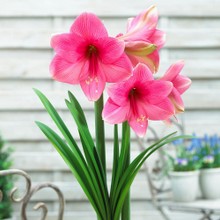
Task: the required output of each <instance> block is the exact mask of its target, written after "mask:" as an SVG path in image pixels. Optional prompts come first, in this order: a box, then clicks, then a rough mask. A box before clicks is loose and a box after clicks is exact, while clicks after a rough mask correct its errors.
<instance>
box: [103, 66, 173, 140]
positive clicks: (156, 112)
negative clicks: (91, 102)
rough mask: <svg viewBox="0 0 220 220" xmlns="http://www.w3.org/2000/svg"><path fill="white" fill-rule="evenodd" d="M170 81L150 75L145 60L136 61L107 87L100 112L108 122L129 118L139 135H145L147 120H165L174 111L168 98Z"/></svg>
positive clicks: (171, 86)
mask: <svg viewBox="0 0 220 220" xmlns="http://www.w3.org/2000/svg"><path fill="white" fill-rule="evenodd" d="M172 89H173V85H172V83H171V82H168V81H159V80H155V79H154V78H153V75H152V72H151V71H150V69H149V68H148V67H147V66H146V65H144V64H138V65H137V66H136V67H135V69H134V70H133V75H132V76H131V77H130V78H129V79H128V80H126V81H124V82H121V83H116V84H113V85H111V86H110V87H109V88H108V94H109V99H108V100H107V102H106V104H105V106H104V109H103V112H102V116H103V119H104V120H105V121H106V122H108V123H111V124H118V123H121V122H124V121H128V123H129V125H130V126H131V128H132V129H133V130H134V131H135V133H136V134H137V135H139V136H144V134H145V133H146V130H147V126H148V120H166V119H168V118H170V117H171V116H172V115H173V114H174V106H173V104H172V103H171V102H170V99H169V98H168V96H169V94H170V92H171V91H172Z"/></svg>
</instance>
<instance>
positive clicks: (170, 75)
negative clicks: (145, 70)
mask: <svg viewBox="0 0 220 220" xmlns="http://www.w3.org/2000/svg"><path fill="white" fill-rule="evenodd" d="M183 67H184V61H183V60H179V61H177V62H176V63H175V64H173V65H171V66H170V68H169V69H168V70H167V71H166V73H165V74H164V76H163V77H162V78H161V79H162V80H167V81H173V80H174V79H175V78H176V77H177V76H178V75H179V73H180V71H181V70H182V69H183Z"/></svg>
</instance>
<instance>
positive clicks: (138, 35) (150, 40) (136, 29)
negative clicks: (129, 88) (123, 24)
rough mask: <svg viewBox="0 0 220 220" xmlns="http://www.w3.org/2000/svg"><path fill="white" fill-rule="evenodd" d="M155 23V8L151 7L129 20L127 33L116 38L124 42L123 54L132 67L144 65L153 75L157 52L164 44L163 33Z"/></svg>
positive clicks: (156, 15)
mask: <svg viewBox="0 0 220 220" xmlns="http://www.w3.org/2000/svg"><path fill="white" fill-rule="evenodd" d="M157 22H158V11H157V8H156V7H155V6H151V7H150V8H148V9H147V10H145V11H143V12H142V13H140V14H139V15H137V16H136V17H135V18H130V19H129V20H128V25H127V32H126V33H125V34H119V35H118V36H117V38H118V39H120V40H123V41H124V42H125V52H126V54H127V55H128V57H129V58H130V60H131V62H132V64H133V66H135V65H136V64H138V63H144V64H146V65H147V66H148V67H149V68H150V69H151V71H152V72H153V73H154V72H157V71H158V67H159V50H160V49H161V48H162V47H163V45H164V43H165V33H164V32H163V31H161V30H158V29H157Z"/></svg>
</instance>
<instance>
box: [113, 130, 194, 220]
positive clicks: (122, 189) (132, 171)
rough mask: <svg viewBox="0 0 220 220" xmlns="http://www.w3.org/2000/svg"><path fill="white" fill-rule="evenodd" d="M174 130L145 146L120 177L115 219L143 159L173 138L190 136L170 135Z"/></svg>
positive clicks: (187, 136)
mask: <svg viewBox="0 0 220 220" xmlns="http://www.w3.org/2000/svg"><path fill="white" fill-rule="evenodd" d="M175 133H176V132H174V133H172V134H169V135H167V136H166V137H164V138H162V139H161V140H159V141H157V142H156V143H154V144H153V145H151V146H150V147H149V148H147V149H146V150H145V151H143V152H142V153H140V154H139V155H138V156H137V157H136V158H135V159H134V160H133V162H132V163H131V164H130V166H129V167H128V169H127V170H126V172H125V173H124V175H123V176H122V178H121V181H120V184H119V186H118V189H117V191H118V194H117V198H118V199H117V200H118V201H117V205H116V207H115V208H116V209H115V218H116V219H117V216H119V215H120V211H121V208H122V205H123V202H124V199H125V198H126V195H127V193H128V191H129V188H130V186H131V184H132V182H133V180H134V178H135V176H136V175H137V173H138V171H139V170H140V168H141V166H142V165H143V163H144V162H145V160H146V159H147V158H148V157H149V156H150V155H151V154H152V153H154V152H155V151H156V150H157V149H159V148H160V147H162V146H164V145H166V144H168V143H171V142H173V141H174V140H178V139H180V138H185V139H187V138H191V136H189V135H181V136H176V137H172V136H173V135H174V134H175Z"/></svg>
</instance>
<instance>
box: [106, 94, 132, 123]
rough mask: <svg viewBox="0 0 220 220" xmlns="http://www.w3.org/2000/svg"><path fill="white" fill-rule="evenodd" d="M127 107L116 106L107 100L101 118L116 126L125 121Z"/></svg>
mask: <svg viewBox="0 0 220 220" xmlns="http://www.w3.org/2000/svg"><path fill="white" fill-rule="evenodd" d="M128 111H129V107H128V106H123V107H121V106H118V105H117V104H116V103H114V102H113V101H112V99H111V98H109V99H108V100H107V102H106V104H105V105H104V108H103V111H102V118H103V120H104V121H106V122H108V123H110V124H118V123H121V122H124V121H126V120H127V114H128Z"/></svg>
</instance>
